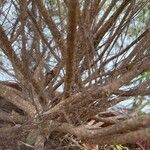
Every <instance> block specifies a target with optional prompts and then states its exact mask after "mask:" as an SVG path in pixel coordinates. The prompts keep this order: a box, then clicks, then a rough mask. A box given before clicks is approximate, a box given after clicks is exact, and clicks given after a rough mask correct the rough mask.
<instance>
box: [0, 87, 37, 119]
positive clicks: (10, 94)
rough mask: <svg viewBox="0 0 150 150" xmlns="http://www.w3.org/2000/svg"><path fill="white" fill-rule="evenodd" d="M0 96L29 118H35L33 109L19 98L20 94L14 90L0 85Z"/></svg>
mask: <svg viewBox="0 0 150 150" xmlns="http://www.w3.org/2000/svg"><path fill="white" fill-rule="evenodd" d="M0 96H2V97H3V98H5V99H6V100H8V101H9V102H11V103H13V104H14V105H16V106H17V107H18V108H20V109H22V110H24V111H25V112H26V113H27V114H29V115H30V116H31V117H34V116H35V114H36V110H35V107H34V106H33V105H32V104H31V103H30V102H28V101H25V100H24V99H22V98H21V92H19V91H17V90H15V89H14V88H11V87H8V86H6V85H3V84H0Z"/></svg>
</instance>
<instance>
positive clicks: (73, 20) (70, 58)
mask: <svg viewBox="0 0 150 150" xmlns="http://www.w3.org/2000/svg"><path fill="white" fill-rule="evenodd" d="M68 4H69V8H68V9H69V10H68V31H67V51H66V54H65V57H66V62H65V63H66V76H65V90H64V98H67V97H69V96H70V93H71V87H72V84H73V80H74V71H75V69H74V67H75V51H76V50H75V40H76V39H75V37H76V27H77V6H78V0H74V1H71V0H70V1H69V2H68Z"/></svg>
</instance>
